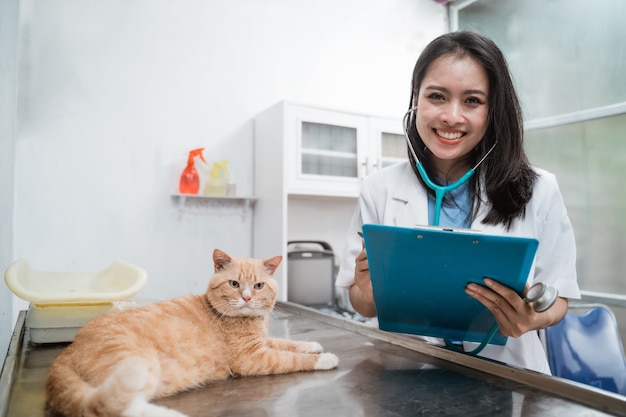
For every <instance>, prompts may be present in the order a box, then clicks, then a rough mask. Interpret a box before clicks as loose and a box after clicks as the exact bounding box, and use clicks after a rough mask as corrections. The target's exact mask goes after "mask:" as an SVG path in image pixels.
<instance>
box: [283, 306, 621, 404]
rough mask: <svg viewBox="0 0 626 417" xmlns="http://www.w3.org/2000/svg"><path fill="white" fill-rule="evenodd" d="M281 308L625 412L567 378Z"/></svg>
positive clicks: (610, 398) (613, 399)
mask: <svg viewBox="0 0 626 417" xmlns="http://www.w3.org/2000/svg"><path fill="white" fill-rule="evenodd" d="M276 305H277V307H278V310H280V311H284V312H290V313H292V314H298V315H302V316H306V317H307V318H311V319H314V320H317V321H320V322H324V323H326V324H330V325H333V326H336V327H340V328H343V329H346V330H349V331H352V332H355V333H358V334H361V335H363V336H367V337H370V338H373V339H377V340H381V341H384V342H387V343H390V344H393V345H397V346H401V347H403V348H406V349H410V350H413V351H416V352H419V353H423V354H425V355H429V356H432V357H434V358H438V359H442V360H444V361H448V362H452V363H454V364H457V365H461V366H466V367H468V368H471V369H473V370H476V371H479V372H484V373H487V374H490V375H495V376H497V377H501V378H505V379H508V380H510V381H515V382H518V383H520V384H524V385H527V386H530V387H532V388H535V389H539V390H541V391H544V392H547V393H550V394H552V395H555V396H557V397H561V398H563V399H567V400H570V401H573V402H576V403H579V404H582V405H586V406H589V407H592V408H594V409H596V410H599V411H603V412H606V413H609V414H613V415H618V416H626V397H625V396H622V395H619V394H615V393H612V392H610V391H606V390H601V389H598V388H595V387H592V386H589V385H585V384H581V383H578V382H575V381H570V380H567V379H564V378H560V377H556V376H551V375H546V374H543V373H540V372H535V371H531V370H528V369H523V368H517V367H514V366H510V365H506V364H502V363H500V362H496V361H492V360H489V359H485V358H478V357H476V356H472V355H469V354H467V353H462V352H455V351H452V350H449V349H445V348H443V347H439V346H435V345H430V344H428V343H426V342H424V341H421V340H418V339H415V338H413V337H411V336H408V335H403V334H400V333H392V332H386V331H383V330H380V329H378V328H375V327H371V326H367V325H365V324H362V323H360V322H357V321H354V320H351V319H347V318H343V317H338V316H334V315H330V314H327V313H323V312H321V311H319V310H316V309H314V308H310V307H306V306H302V305H299V304H294V303H290V302H285V301H279V302H277V303H276Z"/></svg>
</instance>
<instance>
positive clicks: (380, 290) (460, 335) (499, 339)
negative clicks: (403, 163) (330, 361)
mask: <svg viewBox="0 0 626 417" xmlns="http://www.w3.org/2000/svg"><path fill="white" fill-rule="evenodd" d="M363 238H364V239H365V248H366V250H367V258H368V263H369V268H370V276H371V279H372V287H373V291H374V302H375V304H376V312H377V315H378V323H379V327H380V329H381V330H385V331H392V332H400V333H409V334H417V335H423V336H433V337H440V338H444V339H448V340H457V341H461V340H464V341H469V342H481V341H483V338H484V337H485V335H486V334H487V333H489V331H490V329H491V328H492V326H493V324H494V323H495V319H494V317H493V314H492V313H491V312H490V311H489V310H488V309H487V308H486V307H485V306H483V305H482V304H481V303H480V302H478V301H477V300H475V299H474V298H472V297H470V296H469V295H467V294H465V287H466V286H467V284H468V283H470V282H475V283H478V284H481V285H484V282H483V278H485V277H489V278H492V279H494V280H495V281H498V282H500V283H502V284H504V285H506V286H508V287H511V288H513V289H514V290H515V291H517V293H518V294H520V295H523V293H524V289H525V286H526V281H527V279H528V274H529V273H530V268H531V266H532V263H533V260H534V258H535V253H536V251H537V246H538V245H539V242H538V241H537V239H531V238H522V237H511V236H495V235H487V234H482V233H480V232H476V231H472V230H464V229H461V230H453V229H445V228H434V227H426V228H404V227H396V226H383V225H376V224H365V225H363ZM506 340H507V337H506V336H504V335H503V334H502V333H500V332H499V331H498V332H496V334H495V335H494V337H493V338H492V339H491V341H490V342H489V343H490V344H495V345H504V344H505V343H506Z"/></svg>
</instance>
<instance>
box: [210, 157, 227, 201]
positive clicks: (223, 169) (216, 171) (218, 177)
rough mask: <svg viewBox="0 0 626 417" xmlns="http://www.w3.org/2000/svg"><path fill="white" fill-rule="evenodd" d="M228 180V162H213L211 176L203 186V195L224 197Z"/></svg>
mask: <svg viewBox="0 0 626 417" xmlns="http://www.w3.org/2000/svg"><path fill="white" fill-rule="evenodd" d="M229 180H230V173H229V172H228V161H227V160H223V161H219V162H215V163H214V164H213V168H211V175H209V178H208V179H207V181H206V184H204V195H225V194H226V184H227V183H228V182H229Z"/></svg>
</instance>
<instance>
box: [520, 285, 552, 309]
mask: <svg viewBox="0 0 626 417" xmlns="http://www.w3.org/2000/svg"><path fill="white" fill-rule="evenodd" d="M558 296H559V291H558V290H557V289H556V288H554V287H549V286H547V285H546V284H544V283H543V282H538V283H536V284H534V285H533V286H532V287H530V288H529V289H528V292H527V293H526V299H525V300H526V302H532V303H533V310H535V311H536V312H537V313H541V312H542V311H546V310H547V309H549V308H550V307H552V306H553V305H554V303H555V302H556V299H557V298H558Z"/></svg>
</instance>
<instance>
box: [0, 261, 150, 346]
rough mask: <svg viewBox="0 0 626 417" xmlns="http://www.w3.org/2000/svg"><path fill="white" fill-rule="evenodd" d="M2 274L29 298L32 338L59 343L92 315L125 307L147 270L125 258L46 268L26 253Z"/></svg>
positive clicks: (67, 340) (66, 339) (143, 283)
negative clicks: (77, 268)
mask: <svg viewBox="0 0 626 417" xmlns="http://www.w3.org/2000/svg"><path fill="white" fill-rule="evenodd" d="M4 279H5V281H6V284H7V286H8V287H9V289H10V290H11V291H12V292H13V293H14V294H15V295H16V296H18V297H20V298H22V299H24V300H26V301H29V302H30V303H31V305H30V307H29V310H28V312H27V315H26V326H27V327H29V328H30V332H31V340H32V341H33V342H35V343H57V342H69V341H71V340H72V339H73V337H74V335H75V334H76V332H77V331H78V329H80V328H81V327H82V326H83V325H84V324H85V323H87V321H89V320H91V319H92V318H94V317H96V316H98V315H100V314H104V313H106V312H107V311H110V310H112V309H117V308H120V307H127V306H128V304H129V302H128V301H127V300H128V299H129V298H131V297H133V296H134V295H136V294H137V293H138V292H139V291H140V290H141V289H142V288H143V286H144V285H145V283H146V280H147V274H146V272H145V271H144V270H143V269H141V268H138V267H136V266H134V265H131V264H129V263H126V262H122V261H115V262H113V263H112V264H111V266H109V267H108V268H106V269H104V270H102V271H99V272H46V271H39V270H36V269H34V268H32V267H31V266H30V265H29V264H28V262H26V261H25V260H23V259H22V260H18V261H15V262H14V263H13V264H11V265H10V266H9V268H8V269H7V270H6V272H5V275H4ZM130 304H133V303H130Z"/></svg>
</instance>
